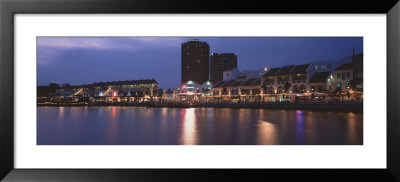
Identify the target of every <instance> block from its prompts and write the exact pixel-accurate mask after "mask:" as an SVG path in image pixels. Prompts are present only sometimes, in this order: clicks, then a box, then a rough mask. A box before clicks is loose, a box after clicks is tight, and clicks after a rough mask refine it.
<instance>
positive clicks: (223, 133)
mask: <svg viewBox="0 0 400 182" xmlns="http://www.w3.org/2000/svg"><path fill="white" fill-rule="evenodd" d="M37 144H38V145H362V144H363V114H362V113H352V112H315V111H302V110H269V109H230V108H146V107H121V106H105V107H38V108H37Z"/></svg>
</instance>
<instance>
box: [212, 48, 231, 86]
mask: <svg viewBox="0 0 400 182" xmlns="http://www.w3.org/2000/svg"><path fill="white" fill-rule="evenodd" d="M236 67H237V56H236V54H234V53H222V54H218V53H213V54H212V55H211V79H210V80H211V82H212V83H213V84H215V83H217V82H219V81H222V80H223V73H224V71H227V70H231V69H233V68H236Z"/></svg>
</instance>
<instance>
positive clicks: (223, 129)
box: [36, 36, 364, 145]
mask: <svg viewBox="0 0 400 182" xmlns="http://www.w3.org/2000/svg"><path fill="white" fill-rule="evenodd" d="M36 46H37V47H36V48H37V90H36V92H37V104H36V105H37V123H36V124H37V128H36V129H37V138H36V144H37V145H363V53H364V52H363V37H90V36H87V37H51V36H40V37H37V39H36Z"/></svg>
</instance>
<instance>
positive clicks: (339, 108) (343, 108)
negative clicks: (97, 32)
mask: <svg viewBox="0 0 400 182" xmlns="http://www.w3.org/2000/svg"><path fill="white" fill-rule="evenodd" d="M37 106H38V107H41V106H51V107H84V106H88V107H98V106H128V107H150V108H196V107H206V108H237V109H239V108H245V109H246V108H247V109H284V110H311V111H336V112H363V104H361V103H351V104H314V103H313V104H296V103H197V104H192V105H189V104H181V103H179V104H175V103H174V104H173V103H168V104H153V103H98V104H91V103H89V104H88V103H50V104H49V103H38V104H37Z"/></svg>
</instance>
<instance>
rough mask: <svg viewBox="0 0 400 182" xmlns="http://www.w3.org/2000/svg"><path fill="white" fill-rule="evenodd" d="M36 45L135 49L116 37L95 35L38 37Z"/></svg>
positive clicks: (69, 47)
mask: <svg viewBox="0 0 400 182" xmlns="http://www.w3.org/2000/svg"><path fill="white" fill-rule="evenodd" d="M37 46H47V47H53V48H63V49H72V48H88V49H121V48H123V49H135V48H136V46H135V45H134V44H129V43H124V41H120V42H119V41H118V39H116V38H97V37H96V38H95V37H93V38H92V37H91V38H88V37H39V38H38V39H37Z"/></svg>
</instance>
